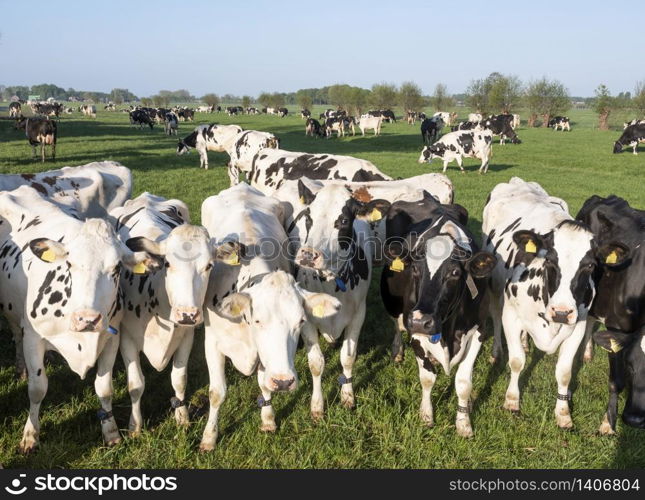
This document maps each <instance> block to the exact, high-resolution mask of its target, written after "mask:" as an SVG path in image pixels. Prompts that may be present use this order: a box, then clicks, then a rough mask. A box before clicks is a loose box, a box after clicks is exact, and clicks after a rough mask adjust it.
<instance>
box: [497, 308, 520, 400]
mask: <svg viewBox="0 0 645 500" xmlns="http://www.w3.org/2000/svg"><path fill="white" fill-rule="evenodd" d="M502 323H503V326H504V335H505V336H506V344H507V345H508V366H509V368H510V369H511V378H510V381H509V383H508V388H507V389H506V398H505V400H504V408H505V409H507V410H509V411H512V412H514V413H519V411H520V386H519V381H520V374H521V373H522V370H524V364H525V363H526V353H525V352H524V348H523V347H522V338H521V337H522V329H521V327H520V325H519V324H518V320H517V317H516V314H515V312H514V311H512V310H510V308H509V307H504V308H503V311H502Z"/></svg>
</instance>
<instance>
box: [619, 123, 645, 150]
mask: <svg viewBox="0 0 645 500" xmlns="http://www.w3.org/2000/svg"><path fill="white" fill-rule="evenodd" d="M641 142H645V123H640V124H639V123H637V124H636V125H630V126H629V127H627V128H626V129H625V130H624V131H623V133H622V134H621V136H620V138H619V139H618V140H617V141H616V142H615V143H614V153H620V152H621V151H622V150H623V147H624V146H630V147H631V148H632V151H633V153H634V154H635V155H637V154H638V144H639V143H641Z"/></svg>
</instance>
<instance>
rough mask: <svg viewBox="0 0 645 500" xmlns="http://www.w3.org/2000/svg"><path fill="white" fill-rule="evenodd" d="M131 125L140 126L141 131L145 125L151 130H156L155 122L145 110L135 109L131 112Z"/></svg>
mask: <svg viewBox="0 0 645 500" xmlns="http://www.w3.org/2000/svg"><path fill="white" fill-rule="evenodd" d="M130 123H131V124H132V125H139V129H141V128H143V127H144V126H145V125H147V126H148V127H150V130H152V129H153V128H154V122H153V121H152V118H150V115H149V114H148V112H147V111H146V110H144V109H135V110H134V111H130Z"/></svg>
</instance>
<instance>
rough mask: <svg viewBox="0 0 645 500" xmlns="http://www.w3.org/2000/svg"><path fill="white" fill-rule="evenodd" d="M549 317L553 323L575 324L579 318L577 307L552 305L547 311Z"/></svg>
mask: <svg viewBox="0 0 645 500" xmlns="http://www.w3.org/2000/svg"><path fill="white" fill-rule="evenodd" d="M547 318H548V320H549V321H550V322H552V323H561V324H563V325H573V324H575V322H576V320H577V319H578V314H577V313H576V310H575V309H571V308H570V307H567V306H550V307H549V309H548V312H547Z"/></svg>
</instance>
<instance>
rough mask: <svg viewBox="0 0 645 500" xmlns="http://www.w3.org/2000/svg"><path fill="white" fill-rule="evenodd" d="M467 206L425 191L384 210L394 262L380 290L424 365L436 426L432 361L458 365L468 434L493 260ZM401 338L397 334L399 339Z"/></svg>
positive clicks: (429, 411)
mask: <svg viewBox="0 0 645 500" xmlns="http://www.w3.org/2000/svg"><path fill="white" fill-rule="evenodd" d="M467 218H468V215H467V212H466V211H465V209H463V208H462V207H460V206H458V205H441V204H440V203H438V202H437V201H436V200H435V199H434V198H433V197H431V196H427V197H425V198H424V199H423V201H422V202H418V201H417V202H407V201H406V202H403V201H401V202H397V203H394V204H393V205H392V206H391V207H390V211H389V212H388V215H387V222H386V224H387V233H388V240H389V241H391V243H390V244H388V245H386V247H385V256H386V259H387V261H388V262H389V266H386V267H385V268H384V269H383V273H382V274H381V297H382V298H383V303H384V305H385V308H386V310H387V311H388V313H389V314H390V315H391V316H392V318H393V319H394V320H395V322H396V324H397V335H398V336H399V342H398V345H397V343H396V342H395V343H394V344H393V354H394V356H395V360H396V359H397V357H400V358H399V359H402V357H403V356H402V355H403V350H402V344H401V342H400V330H401V328H404V329H405V330H406V331H407V332H408V333H409V335H410V337H411V339H412V340H411V344H412V348H413V350H414V354H415V356H416V360H417V365H418V368H419V380H420V382H421V388H422V397H421V407H420V415H421V419H422V420H423V422H424V423H425V424H426V425H429V426H432V425H434V413H433V408H432V400H431V394H432V388H433V386H434V383H435V380H436V377H437V374H436V371H435V367H434V366H433V362H434V363H438V364H439V365H440V366H441V367H443V369H444V372H445V373H446V374H447V375H449V374H450V371H451V369H452V368H453V367H455V366H456V365H457V364H458V365H459V368H458V369H457V374H456V376H455V392H456V393H457V399H458V401H457V416H456V421H455V424H456V427H457V433H458V434H459V435H461V436H464V437H471V436H472V435H473V430H472V427H471V423H470V417H469V413H470V408H471V400H470V395H471V391H472V371H473V365H474V363H475V359H476V358H477V354H478V352H479V349H480V348H481V345H482V342H483V341H484V340H485V338H486V336H485V334H484V328H485V325H486V317H487V315H488V302H487V293H486V292H487V288H488V281H489V280H488V278H489V276H490V273H491V272H492V271H493V268H494V267H495V264H496V262H497V261H496V258H495V256H494V255H493V254H491V253H490V252H481V251H479V247H478V246H477V244H476V243H475V242H474V237H473V235H472V233H470V231H469V230H468V229H467V228H466V222H467ZM395 340H396V339H395Z"/></svg>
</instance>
